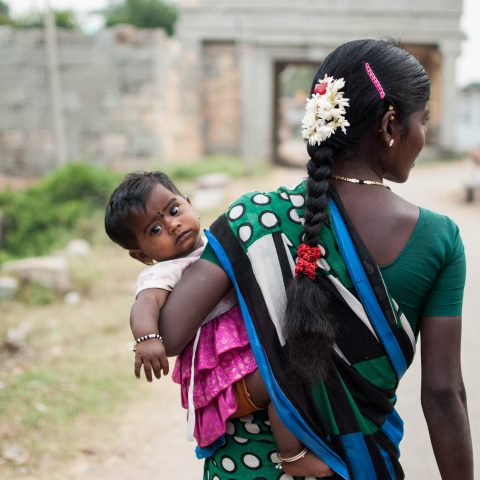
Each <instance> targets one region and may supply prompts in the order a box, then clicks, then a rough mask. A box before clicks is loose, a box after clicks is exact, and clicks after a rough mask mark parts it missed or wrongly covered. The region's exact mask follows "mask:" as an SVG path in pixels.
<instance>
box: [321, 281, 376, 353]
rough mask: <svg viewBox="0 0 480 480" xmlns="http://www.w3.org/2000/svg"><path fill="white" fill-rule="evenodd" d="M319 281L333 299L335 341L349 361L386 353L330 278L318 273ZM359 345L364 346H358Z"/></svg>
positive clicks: (331, 302)
mask: <svg viewBox="0 0 480 480" xmlns="http://www.w3.org/2000/svg"><path fill="white" fill-rule="evenodd" d="M317 283H318V284H319V287H320V288H322V289H323V290H324V291H327V292H329V297H330V298H331V300H332V301H330V302H329V310H330V312H331V315H332V318H334V319H335V323H336V329H337V333H336V337H335V341H336V343H337V345H338V347H339V348H340V350H341V351H342V353H343V354H344V355H345V356H346V357H347V359H348V361H349V362H350V363H359V362H363V361H365V360H371V359H373V358H377V357H381V356H383V355H385V349H384V348H383V346H382V345H381V344H380V343H379V342H378V341H377V340H376V339H375V337H374V336H373V335H372V332H371V331H370V330H369V329H368V327H367V326H366V325H365V324H364V323H363V322H362V321H361V320H360V319H359V318H358V317H357V315H355V313H354V312H353V311H352V310H351V309H350V307H349V306H348V305H347V304H346V302H345V300H344V298H343V297H342V296H341V295H340V293H339V292H338V290H337V289H336V288H335V286H334V285H332V283H331V282H330V280H328V278H326V276H323V275H322V276H320V275H317ZM359 345H361V346H362V348H358V346H359Z"/></svg>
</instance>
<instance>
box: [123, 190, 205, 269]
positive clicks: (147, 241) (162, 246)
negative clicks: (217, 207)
mask: <svg viewBox="0 0 480 480" xmlns="http://www.w3.org/2000/svg"><path fill="white" fill-rule="evenodd" d="M145 207H146V211H142V210H139V211H136V212H135V215H134V219H133V222H132V229H133V231H134V233H135V236H136V238H137V243H138V247H139V248H138V250H139V251H140V252H141V253H142V254H143V256H144V257H145V260H143V259H142V260H141V261H143V262H144V263H149V262H148V261H147V260H148V259H150V260H156V261H162V260H170V259H172V258H178V257H183V256H185V255H188V254H189V253H190V252H192V251H193V250H195V249H197V248H199V247H200V246H201V245H202V236H201V228H200V220H199V216H198V214H197V212H196V211H195V210H194V209H193V208H192V206H191V205H190V202H189V201H188V200H187V199H186V198H184V197H182V196H181V195H178V194H176V193H174V192H171V191H170V190H168V189H167V188H165V187H164V186H163V185H160V184H157V185H155V187H154V188H153V189H152V191H151V193H150V196H149V197H148V200H147V202H146V204H145Z"/></svg>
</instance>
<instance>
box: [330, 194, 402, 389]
mask: <svg viewBox="0 0 480 480" xmlns="http://www.w3.org/2000/svg"><path fill="white" fill-rule="evenodd" d="M329 205H330V211H331V213H332V219H333V225H334V228H335V233H336V234H337V240H338V244H339V247H340V251H341V253H342V257H343V259H344V261H345V264H346V265H347V268H348V272H349V273H350V277H351V279H352V282H353V284H354V285H355V289H356V290H357V293H358V295H359V297H360V299H361V301H362V304H363V306H364V308H365V311H366V312H367V315H368V317H369V319H370V320H371V322H372V325H373V328H374V329H375V332H376V333H377V335H378V337H379V339H380V341H381V342H382V344H383V346H384V348H385V352H386V354H387V356H388V358H389V359H390V362H391V364H392V367H393V369H394V370H395V373H396V375H397V379H398V380H400V378H401V377H402V376H403V374H404V373H405V372H406V370H407V368H408V365H407V361H406V359H405V356H404V354H403V352H402V349H401V348H400V345H399V344H398V341H397V339H396V337H395V335H394V333H393V332H392V329H391V328H390V325H389V324H388V322H387V319H386V318H385V315H384V313H383V312H382V309H381V308H380V305H379V303H378V300H377V297H376V296H375V293H374V291H373V288H372V286H371V284H370V282H369V280H368V278H367V275H366V273H365V270H364V268H363V266H362V263H361V261H360V258H359V256H358V253H357V250H356V249H355V246H354V245H353V242H352V239H351V237H350V233H349V232H348V229H347V227H346V225H345V222H344V221H343V218H342V215H341V214H340V212H339V210H338V207H337V205H336V204H335V202H334V201H333V199H332V198H330V202H329Z"/></svg>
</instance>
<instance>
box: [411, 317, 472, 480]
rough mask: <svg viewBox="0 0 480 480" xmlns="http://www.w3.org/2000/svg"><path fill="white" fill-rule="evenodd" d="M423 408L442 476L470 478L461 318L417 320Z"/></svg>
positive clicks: (469, 479)
mask: <svg viewBox="0 0 480 480" xmlns="http://www.w3.org/2000/svg"><path fill="white" fill-rule="evenodd" d="M420 332H421V349H422V408H423V412H424V415H425V419H426V421H427V425H428V430H429V433H430V439H431V442H432V446H433V451H434V453H435V458H436V460H437V465H438V468H439V470H440V474H441V476H442V479H451V478H461V479H462V480H472V479H473V453H472V439H471V435H470V425H469V421H468V412H467V399H466V394H465V387H464V385H463V379H462V370H461V363H460V344H461V317H424V318H422V320H421V322H420Z"/></svg>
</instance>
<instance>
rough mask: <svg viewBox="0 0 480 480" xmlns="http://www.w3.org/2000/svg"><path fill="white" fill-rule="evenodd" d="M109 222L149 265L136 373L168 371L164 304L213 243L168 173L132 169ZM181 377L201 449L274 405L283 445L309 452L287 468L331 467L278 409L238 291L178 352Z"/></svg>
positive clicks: (208, 450) (138, 310)
mask: <svg viewBox="0 0 480 480" xmlns="http://www.w3.org/2000/svg"><path fill="white" fill-rule="evenodd" d="M105 229H106V232H107V234H108V236H109V237H110V238H111V240H113V241H114V242H115V243H117V244H119V245H120V246H121V247H123V248H124V249H126V250H128V251H129V254H130V256H131V257H132V258H134V259H136V260H138V261H140V262H142V263H144V264H145V265H148V266H149V267H148V268H147V269H146V270H144V271H143V272H141V273H140V275H139V278H138V282H137V296H136V299H135V302H134V304H133V307H132V311H131V316H130V325H131V329H132V333H133V335H134V338H135V339H136V346H135V374H136V376H137V378H140V371H141V367H142V365H143V368H144V372H145V376H146V378H147V380H148V381H152V370H153V373H154V375H155V376H156V377H157V378H160V377H161V372H162V371H163V374H164V375H165V374H167V373H168V369H169V365H168V360H167V355H166V350H165V347H164V345H163V343H162V338H161V336H160V335H159V330H158V318H159V312H160V310H161V309H162V307H163V305H164V304H165V302H166V300H167V297H168V294H169V292H171V291H172V290H173V288H174V287H175V285H176V283H177V282H178V281H179V280H180V278H181V276H182V274H183V272H184V271H185V269H186V268H188V267H189V266H190V265H191V264H192V263H193V262H195V261H196V260H198V259H199V258H200V255H201V253H202V251H203V249H204V247H205V239H204V237H203V236H202V231H201V227H200V220H199V215H198V214H197V212H196V211H195V210H194V209H193V207H192V206H191V204H190V201H189V200H188V198H186V197H184V196H183V195H182V194H181V193H180V191H179V190H178V189H177V188H176V186H175V185H174V184H173V182H172V181H171V180H170V179H169V178H168V176H167V175H165V174H164V173H161V172H136V173H131V174H129V175H127V176H126V178H125V179H124V181H123V182H122V183H121V184H120V185H119V186H118V187H117V188H116V189H115V191H114V192H113V193H112V195H111V198H110V201H109V204H108V206H107V209H106V213H105ZM186 301H188V299H186ZM189 340H190V338H186V339H185V343H187V342H188V341H189ZM173 380H174V381H175V382H176V383H179V384H180V385H181V394H182V405H183V407H184V408H187V409H188V436H189V438H192V437H194V438H195V439H196V441H197V443H198V448H197V456H198V457H200V458H201V457H205V456H209V455H211V454H212V453H213V451H214V450H215V448H217V447H218V446H220V445H221V444H222V443H223V435H224V434H225V431H226V423H227V419H228V418H237V417H243V416H245V415H248V414H250V413H253V412H254V411H257V410H261V409H265V408H268V410H269V417H270V422H271V423H272V430H273V432H274V435H275V440H276V442H277V444H278V446H279V448H280V450H281V451H282V452H303V453H304V456H300V457H299V455H292V457H299V458H298V459H297V460H295V461H292V462H289V460H290V459H289V458H287V459H286V460H284V461H285V462H286V463H284V464H283V466H282V468H283V469H284V471H285V472H286V473H289V474H291V475H302V476H303V475H314V476H325V475H326V474H328V473H330V472H331V471H329V469H328V467H326V465H325V464H324V463H323V462H322V461H321V460H319V459H317V458H316V457H314V456H313V455H312V454H311V453H310V452H308V453H307V452H306V449H303V446H302V445H301V444H300V442H298V440H297V439H296V438H295V437H294V436H293V435H292V434H291V433H290V432H289V431H288V430H287V429H286V428H285V426H284V425H283V423H282V422H281V421H280V419H279V418H278V416H277V415H276V412H275V409H274V408H273V406H272V405H271V403H270V398H269V396H268V392H267V390H266V388H265V386H264V384H263V381H262V379H261V377H260V374H259V372H258V370H257V365H256V362H255V358H254V356H253V353H252V351H251V349H250V344H249V340H248V335H247V332H246V329H245V325H244V322H243V319H242V316H241V313H240V310H239V307H238V306H237V304H236V299H235V295H234V293H233V291H231V292H230V293H229V294H227V295H226V296H225V297H224V298H223V299H222V301H221V302H220V303H219V304H218V305H217V306H216V307H215V308H214V310H213V311H212V312H211V313H210V314H209V315H208V317H207V318H206V319H205V321H204V323H203V325H202V326H201V327H200V328H199V329H198V331H197V334H196V336H195V338H194V339H193V340H192V341H190V343H188V345H187V346H186V347H185V349H184V351H183V352H182V353H181V354H180V355H179V356H178V357H177V360H176V364H175V368H174V372H173ZM289 456H290V455H289Z"/></svg>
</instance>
